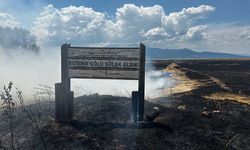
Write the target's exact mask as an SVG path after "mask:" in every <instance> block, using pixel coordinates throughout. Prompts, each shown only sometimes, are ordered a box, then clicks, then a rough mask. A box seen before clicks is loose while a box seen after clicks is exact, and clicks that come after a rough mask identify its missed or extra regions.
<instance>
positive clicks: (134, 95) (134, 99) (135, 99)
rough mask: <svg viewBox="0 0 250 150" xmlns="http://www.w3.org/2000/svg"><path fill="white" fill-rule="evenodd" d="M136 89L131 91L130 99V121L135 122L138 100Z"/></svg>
mask: <svg viewBox="0 0 250 150" xmlns="http://www.w3.org/2000/svg"><path fill="white" fill-rule="evenodd" d="M138 97H139V94H138V91H132V100H131V121H132V122H134V123H136V122H137V102H138Z"/></svg>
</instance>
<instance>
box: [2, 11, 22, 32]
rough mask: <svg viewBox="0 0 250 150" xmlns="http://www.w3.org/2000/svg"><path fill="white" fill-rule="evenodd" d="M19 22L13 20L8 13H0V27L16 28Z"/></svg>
mask: <svg viewBox="0 0 250 150" xmlns="http://www.w3.org/2000/svg"><path fill="white" fill-rule="evenodd" d="M19 24H20V23H19V22H18V21H16V20H15V19H14V17H13V16H12V15H10V14H8V13H1V12H0V27H10V28H14V27H18V26H19Z"/></svg>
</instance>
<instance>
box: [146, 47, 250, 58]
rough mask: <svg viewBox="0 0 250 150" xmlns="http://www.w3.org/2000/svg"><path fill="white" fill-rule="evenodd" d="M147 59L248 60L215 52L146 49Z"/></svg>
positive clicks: (239, 56) (235, 55)
mask: <svg viewBox="0 0 250 150" xmlns="http://www.w3.org/2000/svg"><path fill="white" fill-rule="evenodd" d="M146 55H147V58H148V59H211V58H217V59H218V58H250V56H243V55H237V54H228V53H216V52H206V51H205V52H196V51H192V50H190V49H185V48H184V49H159V48H147V54H146Z"/></svg>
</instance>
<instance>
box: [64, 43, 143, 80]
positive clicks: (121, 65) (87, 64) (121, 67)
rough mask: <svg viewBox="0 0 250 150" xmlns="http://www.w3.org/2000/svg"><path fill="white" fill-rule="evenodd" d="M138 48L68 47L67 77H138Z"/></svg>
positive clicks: (133, 78) (136, 78)
mask: <svg viewBox="0 0 250 150" xmlns="http://www.w3.org/2000/svg"><path fill="white" fill-rule="evenodd" d="M139 61H140V49H139V48H81V47H69V48H68V60H67V64H68V65H67V67H68V77H69V78H102V79H130V80H138V79H139V63H140V62H139Z"/></svg>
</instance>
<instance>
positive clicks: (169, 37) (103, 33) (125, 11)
mask: <svg viewBox="0 0 250 150" xmlns="http://www.w3.org/2000/svg"><path fill="white" fill-rule="evenodd" d="M214 9H215V8H214V7H211V6H208V5H201V6H199V7H191V8H187V9H186V8H185V9H183V10H182V11H180V12H174V13H170V14H169V15H166V14H165V12H164V9H163V7H162V6H159V5H154V6H151V7H144V6H136V5H134V4H125V5H123V6H122V7H121V8H118V9H117V11H116V13H115V14H116V17H115V19H114V20H112V19H110V17H109V16H108V15H107V14H105V13H101V12H97V11H95V10H93V9H92V8H88V7H84V6H80V7H75V6H69V7H65V8H61V9H57V8H55V7H53V5H48V6H47V7H45V8H44V10H43V12H42V13H41V15H40V16H39V17H38V18H37V19H36V21H35V23H34V25H33V27H32V33H33V34H34V35H36V37H38V40H39V42H40V43H41V44H45V45H61V44H62V43H66V42H67V43H72V44H77V45H85V46H89V45H98V44H99V45H100V44H102V45H103V44H104V45H121V44H123V45H135V44H137V43H138V42H144V43H145V44H147V45H149V46H151V45H152V43H157V42H159V41H161V42H164V43H162V44H161V45H163V44H166V45H167V44H169V43H168V42H172V41H178V40H181V41H183V40H187V41H188V40H192V41H193V40H203V39H204V35H205V33H204V32H205V31H204V26H201V25H195V22H196V20H198V19H201V18H204V17H205V16H206V15H207V14H208V13H210V12H212V11H214Z"/></svg>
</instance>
